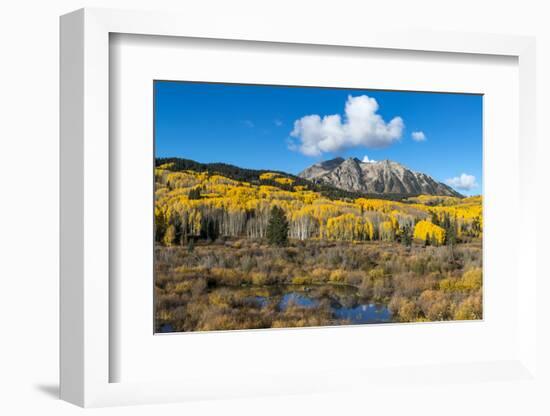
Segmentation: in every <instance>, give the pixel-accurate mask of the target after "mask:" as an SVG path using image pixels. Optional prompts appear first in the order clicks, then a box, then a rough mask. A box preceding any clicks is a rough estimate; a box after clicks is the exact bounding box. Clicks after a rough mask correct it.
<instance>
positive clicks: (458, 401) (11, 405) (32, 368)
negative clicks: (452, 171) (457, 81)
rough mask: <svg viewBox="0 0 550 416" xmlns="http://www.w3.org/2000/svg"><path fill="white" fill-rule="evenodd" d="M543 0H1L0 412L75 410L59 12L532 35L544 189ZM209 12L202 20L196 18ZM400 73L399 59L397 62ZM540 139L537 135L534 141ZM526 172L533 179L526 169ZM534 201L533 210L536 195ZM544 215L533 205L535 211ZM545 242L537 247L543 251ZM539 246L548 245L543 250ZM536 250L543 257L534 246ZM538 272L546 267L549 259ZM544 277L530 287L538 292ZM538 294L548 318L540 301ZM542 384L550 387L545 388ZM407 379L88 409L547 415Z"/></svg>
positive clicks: (527, 405) (522, 394)
mask: <svg viewBox="0 0 550 416" xmlns="http://www.w3.org/2000/svg"><path fill="white" fill-rule="evenodd" d="M547 3H548V2H546V1H535V0H522V1H503V0H486V1H479V0H461V1H460V2H454V1H453V2H450V1H449V2H444V1H441V0H439V1H437V0H433V1H430V0H415V1H410V0H393V1H382V0H377V1H370V0H369V1H367V0H363V1H352V0H334V1H324V0H316V1H311V2H308V1H301V2H299V1H298V0H293V1H286V0H277V1H275V0H266V1H247V0H232V1H211V0H202V1H201V2H200V4H199V2H190V1H188V2H185V1H182V0H179V1H178V0H174V1H171V0H157V1H153V0H110V1H107V0H88V1H84V2H83V1H80V0H78V1H77V0H74V1H70V0H49V1H39V0H6V1H4V2H3V3H2V5H1V6H0V43H1V44H0V46H1V47H0V56H1V61H0V85H1V88H0V126H1V128H0V143H1V147H0V169H1V175H0V178H1V179H0V181H1V185H2V194H1V195H2V199H1V201H0V279H1V283H2V284H1V286H0V317H1V319H2V330H3V333H2V336H1V340H0V414H5V415H18V414H37V413H40V414H56V415H72V414H77V413H80V412H82V410H81V409H79V408H76V407H74V406H72V405H69V404H66V403H64V402H61V401H59V400H57V399H56V396H57V388H58V387H57V385H58V192H59V189H58V172H59V170H58V160H59V158H58V144H59V141H58V118H59V112H58V103H59V100H58V86H59V81H58V79H59V76H58V67H59V65H58V62H59V48H58V42H59V41H58V16H59V15H61V14H64V13H67V12H69V11H72V10H74V9H77V8H81V7H84V6H88V7H91V6H93V7H116V8H133V9H145V10H147V9H162V10H178V11H182V12H185V13H193V14H197V16H202V17H205V16H208V15H209V14H211V13H216V14H222V15H225V16H227V19H231V16H232V15H242V14H245V15H247V16H250V18H251V19H254V16H259V15H264V16H265V15H267V16H270V18H272V19H275V20H276V21H280V22H281V28H282V30H284V27H285V26H287V25H299V26H302V27H303V28H304V30H307V28H308V26H309V25H324V26H326V27H327V30H337V29H338V27H342V26H344V25H353V26H356V27H358V28H360V27H361V26H368V25H383V26H386V27H411V28H412V27H418V28H433V29H436V30H451V31H466V30H467V31H474V32H489V33H511V34H522V35H535V36H537V42H538V44H537V48H538V51H537V53H538V67H537V71H538V75H537V76H538V98H537V100H538V134H539V147H538V155H539V173H538V179H537V181H540V182H538V183H537V188H538V189H539V190H541V192H542V193H543V194H545V195H544V196H543V197H541V202H542V198H544V199H545V200H546V199H547V198H548V197H547V194H548V193H550V191H549V189H548V183H550V182H549V181H548V179H550V175H549V173H548V169H546V168H545V166H548V162H547V161H546V159H547V156H548V155H550V152H549V150H550V149H549V148H550V146H549V144H548V138H550V128H549V127H548V124H547V123H546V118H547V117H548V116H547V115H548V114H550V25H549V24H548V18H549V16H550V13H549V12H548V11H546V10H545V6H547ZM206 21H207V19H206ZM403 75H404V76H406V75H407V74H406V68H404V74H403ZM544 138H546V140H544ZM534 180H535V178H534ZM540 205H541V208H540V209H541V214H542V213H543V212H544V211H545V209H546V206H547V205H546V204H542V203H541V204H540ZM545 217H546V216H544V215H541V217H540V218H545ZM545 235H546V236H548V235H550V231H549V226H548V223H546V222H544V221H541V223H540V230H539V244H540V246H539V247H541V248H542V247H543V246H542V244H544V245H545V247H549V245H548V239H547V238H544V236H545ZM544 251H545V250H541V253H542V254H543V253H544ZM546 251H547V250H546ZM541 257H542V256H541ZM543 260H544V259H542V261H541V262H540V264H539V267H540V268H544V275H546V276H549V279H550V273H548V267H547V266H546V265H545V264H543ZM549 289H550V284H549V283H548V282H546V281H543V282H542V284H541V285H539V287H538V291H539V293H540V294H541V297H540V299H541V300H543V298H542V294H544V293H548V291H549ZM539 303H540V307H539V309H540V316H545V317H546V318H545V321H546V322H548V318H547V317H548V316H550V314H549V310H550V307H549V306H550V305H549V306H547V303H546V302H544V303H543V302H539ZM548 332H550V331H548V330H546V331H544V330H543V328H541V331H540V338H541V339H542V340H543V344H542V347H543V348H544V350H546V353H544V351H541V354H540V356H539V360H540V362H541V365H543V366H545V368H546V371H545V374H550V371H548V369H549V368H550V367H548V358H547V356H548V351H550V342H549V340H550V335H549V333H548ZM546 388H547V391H550V387H548V385H547V386H546ZM453 389H455V390H456V394H454V395H449V393H448V392H447V390H445V391H443V389H441V387H440V386H438V385H433V388H431V389H430V390H429V391H427V390H426V389H423V390H417V389H411V391H409V392H405V393H402V394H401V395H400V396H399V397H395V395H393V394H392V387H391V386H388V389H387V400H384V399H385V398H386V397H382V398H381V397H377V398H376V399H377V400H374V398H371V397H369V392H368V391H365V394H364V395H363V396H362V397H357V396H349V395H347V394H345V393H335V394H332V395H326V394H325V395H317V396H305V397H280V398H273V397H272V398H260V399H254V400H232V401H217V402H198V403H187V404H173V405H163V406H159V407H155V408H153V407H150V406H141V407H133V408H114V409H100V410H93V412H95V413H96V414H101V415H126V414H128V415H130V414H132V415H141V414H143V415H146V414H150V413H152V412H163V413H165V414H178V415H181V414H193V415H200V414H240V415H246V414H268V415H271V414H273V415H275V414H277V415H280V414H290V415H294V414H298V413H307V414H323V415H324V414H331V415H333V414H345V413H351V412H353V413H356V412H360V413H384V414H390V415H391V414H405V413H406V414H432V413H433V414H446V415H454V414H457V415H464V414H484V413H486V414H501V415H506V414H529V415H538V414H549V413H550V411H549V407H550V405H549V404H548V403H546V404H545V405H544V406H543V405H541V404H538V403H542V402H538V401H537V400H536V399H535V398H536V397H537V396H538V397H541V396H542V391H533V390H532V389H530V388H529V386H528V385H526V387H525V389H523V388H521V387H520V388H518V387H517V386H512V385H507V384H506V383H499V384H495V385H493V386H490V388H489V390H488V392H487V390H486V391H485V392H484V393H480V392H478V391H476V389H475V388H472V387H471V386H469V385H467V384H456V385H455V386H453Z"/></svg>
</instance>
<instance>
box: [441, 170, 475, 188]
mask: <svg viewBox="0 0 550 416" xmlns="http://www.w3.org/2000/svg"><path fill="white" fill-rule="evenodd" d="M445 183H446V184H447V185H449V186H452V187H453V188H456V189H460V190H461V191H470V190H472V189H474V188H477V186H478V185H477V182H476V177H475V176H473V175H468V174H466V173H463V174H462V175H460V176H455V177H454V178H449V179H447V180H446V181H445Z"/></svg>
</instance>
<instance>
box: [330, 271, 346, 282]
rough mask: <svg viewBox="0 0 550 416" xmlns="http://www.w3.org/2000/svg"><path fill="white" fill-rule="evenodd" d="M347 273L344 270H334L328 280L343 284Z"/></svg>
mask: <svg viewBox="0 0 550 416" xmlns="http://www.w3.org/2000/svg"><path fill="white" fill-rule="evenodd" d="M346 277H347V273H346V271H345V270H341V269H336V270H333V271H332V272H331V273H330V278H329V280H330V281H331V282H334V283H343V282H345V281H346Z"/></svg>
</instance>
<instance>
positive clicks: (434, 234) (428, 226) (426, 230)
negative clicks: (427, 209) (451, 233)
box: [413, 220, 445, 244]
mask: <svg viewBox="0 0 550 416" xmlns="http://www.w3.org/2000/svg"><path fill="white" fill-rule="evenodd" d="M413 236H414V238H416V239H418V240H423V241H426V237H428V236H429V237H430V238H432V239H434V240H435V241H436V242H437V244H443V242H444V241H445V230H444V229H443V228H441V227H440V226H438V225H435V224H432V223H431V222H430V221H426V220H422V221H418V223H417V224H416V226H415V227H414V234H413Z"/></svg>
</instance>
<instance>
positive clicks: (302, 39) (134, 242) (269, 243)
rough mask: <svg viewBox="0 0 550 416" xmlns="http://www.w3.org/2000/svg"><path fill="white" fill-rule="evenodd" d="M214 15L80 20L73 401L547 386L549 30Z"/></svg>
mask: <svg viewBox="0 0 550 416" xmlns="http://www.w3.org/2000/svg"><path fill="white" fill-rule="evenodd" d="M210 23H212V24H209V25H205V24H204V20H203V19H195V18H193V16H177V15H169V14H164V13H144V12H128V11H113V10H96V9H92V10H90V9H86V10H80V11H77V12H74V13H71V14H69V15H66V16H63V17H62V19H61V81H62V86H61V114H62V118H61V253H62V256H61V396H62V398H63V399H65V400H67V401H70V402H72V403H75V404H78V405H81V406H106V405H118V404H138V403H159V402H166V401H186V400H196V399H208V398H231V397H257V396H261V395H273V394H300V393H320V392H334V391H337V392H338V391H340V392H341V391H346V392H357V393H358V394H362V392H364V391H366V390H368V391H369V392H372V395H373V397H372V400H374V401H376V400H383V398H384V397H386V396H385V395H386V393H387V390H388V386H391V390H392V392H393V394H397V395H399V397H408V398H410V400H413V401H414V400H416V399H415V398H414V397H412V396H411V394H412V393H411V391H412V390H411V386H412V385H413V384H414V385H415V386H416V387H415V389H420V390H421V391H425V392H428V391H430V385H433V383H438V384H439V385H440V386H443V387H441V391H440V397H438V399H437V400H442V401H445V400H450V399H451V398H452V397H455V395H456V391H457V390H453V389H451V388H450V387H449V388H447V387H446V386H450V385H451V384H452V383H457V382H459V383H461V387H459V388H458V389H459V390H460V391H462V392H463V393H464V394H467V392H468V391H470V390H471V389H475V391H476V392H480V391H482V392H483V394H485V395H486V397H487V400H491V398H496V397H499V395H500V394H501V390H499V389H500V388H501V387H502V385H501V384H499V383H507V384H506V386H508V387H507V388H510V390H511V391H520V390H521V391H527V389H533V388H538V386H540V383H539V379H538V378H537V376H536V370H537V362H536V360H535V350H536V348H537V337H536V331H537V325H538V324H537V322H536V321H535V320H533V319H532V317H533V316H535V315H536V301H535V294H536V292H535V288H536V280H537V278H538V277H537V269H536V258H535V257H536V252H537V247H536V244H535V241H536V236H534V233H535V230H536V217H535V216H534V215H523V213H525V212H535V211H534V210H532V207H533V204H535V201H534V199H533V197H532V195H533V193H532V192H531V191H530V190H531V188H532V186H533V185H532V182H531V181H530V180H529V178H530V177H531V175H532V173H533V169H534V161H535V155H534V150H533V149H534V148H533V147H532V146H531V144H532V143H533V142H534V140H535V137H536V136H535V132H534V127H533V126H534V117H535V114H536V112H535V111H534V108H535V100H534V91H535V78H534V76H533V72H534V41H533V39H531V38H523V37H515V36H504V35H502V36H500V35H499V36H492V35H481V34H463V33H462V34H451V33H438V34H436V35H434V34H433V33H424V32H407V33H404V32H403V33H400V32H388V31H384V30H381V29H380V30H378V29H374V28H372V29H368V30H365V31H364V33H361V36H358V35H357V34H356V33H354V32H353V31H352V30H346V29H345V28H344V29H343V30H339V31H334V32H330V33H329V32H327V31H326V28H324V27H321V26H318V27H317V26H315V25H313V26H312V28H311V30H310V31H308V33H307V34H304V33H303V32H302V31H301V30H299V28H287V29H288V30H284V31H282V30H281V29H280V27H279V26H278V25H276V24H274V23H270V22H249V21H247V20H246V19H243V22H241V23H242V24H243V25H242V27H241V31H239V33H238V34H236V33H235V32H234V31H233V26H232V24H233V23H232V22H227V21H222V20H220V21H219V22H218V21H216V22H215V23H216V24H213V22H210ZM260 23H261V24H260ZM209 28H210V29H209ZM244 33H246V35H244ZM510 218H517V219H518V220H517V227H518V229H521V230H522V232H521V233H516V234H514V235H515V237H514V239H510V238H509V237H510V233H512V232H513V230H511V227H510V221H509V219H510ZM520 271H521V272H520ZM396 380H399V383H397V384H396V383H395V381H396ZM499 385H500V386H501V387H499V388H497V387H496V386H499ZM455 387H456V386H455ZM522 389H523V390H522ZM521 394H523V393H521ZM525 394H527V393H525ZM418 397H422V395H421V394H420V395H419V396H418ZM433 410H434V411H435V410H436V408H435V407H434V409H433Z"/></svg>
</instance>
